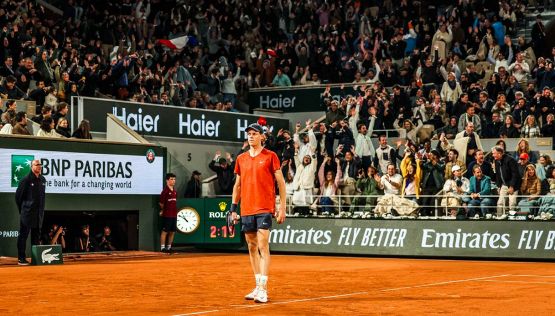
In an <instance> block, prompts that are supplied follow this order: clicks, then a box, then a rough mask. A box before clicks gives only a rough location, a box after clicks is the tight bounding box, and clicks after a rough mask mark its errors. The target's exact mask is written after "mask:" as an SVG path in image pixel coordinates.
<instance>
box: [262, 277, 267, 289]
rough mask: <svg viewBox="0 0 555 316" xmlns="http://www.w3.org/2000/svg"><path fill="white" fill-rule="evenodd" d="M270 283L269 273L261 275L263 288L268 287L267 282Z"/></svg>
mask: <svg viewBox="0 0 555 316" xmlns="http://www.w3.org/2000/svg"><path fill="white" fill-rule="evenodd" d="M267 283H268V276H267V275H261V276H260V287H261V288H263V289H266V284H267Z"/></svg>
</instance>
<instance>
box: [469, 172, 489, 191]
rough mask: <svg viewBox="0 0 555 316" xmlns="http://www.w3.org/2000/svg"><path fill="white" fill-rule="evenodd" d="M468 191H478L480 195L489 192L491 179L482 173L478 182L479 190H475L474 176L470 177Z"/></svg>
mask: <svg viewBox="0 0 555 316" xmlns="http://www.w3.org/2000/svg"><path fill="white" fill-rule="evenodd" d="M468 193H479V194H480V196H483V195H490V194H491V179H490V177H488V176H486V175H482V181H481V183H480V192H476V177H475V176H472V177H470V188H469V190H468Z"/></svg>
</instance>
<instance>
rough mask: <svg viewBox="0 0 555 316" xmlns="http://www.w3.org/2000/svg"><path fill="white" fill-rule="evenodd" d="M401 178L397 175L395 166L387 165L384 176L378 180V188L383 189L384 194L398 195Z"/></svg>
mask: <svg viewBox="0 0 555 316" xmlns="http://www.w3.org/2000/svg"><path fill="white" fill-rule="evenodd" d="M402 182H403V177H402V176H401V175H400V174H398V173H397V168H396V167H395V164H392V163H390V164H388V165H387V173H386V174H384V175H383V176H382V178H381V180H380V183H381V185H380V187H381V188H383V191H384V194H394V195H399V192H400V189H401V183H402Z"/></svg>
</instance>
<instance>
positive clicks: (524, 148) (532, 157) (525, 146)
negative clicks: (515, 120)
mask: <svg viewBox="0 0 555 316" xmlns="http://www.w3.org/2000/svg"><path fill="white" fill-rule="evenodd" d="M522 154H526V155H527V156H528V161H529V162H530V163H533V164H535V163H536V162H538V156H537V155H536V152H534V151H532V150H530V143H529V142H528V140H527V139H524V138H521V139H520V140H519V141H518V144H517V146H516V149H515V155H514V157H515V159H518V158H520V156H521V155H522ZM523 176H524V175H523Z"/></svg>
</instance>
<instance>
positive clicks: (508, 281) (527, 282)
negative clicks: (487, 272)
mask: <svg viewBox="0 0 555 316" xmlns="http://www.w3.org/2000/svg"><path fill="white" fill-rule="evenodd" d="M481 282H499V283H523V284H551V285H555V282H530V281H511V280H507V281H503V280H482V281H481Z"/></svg>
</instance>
